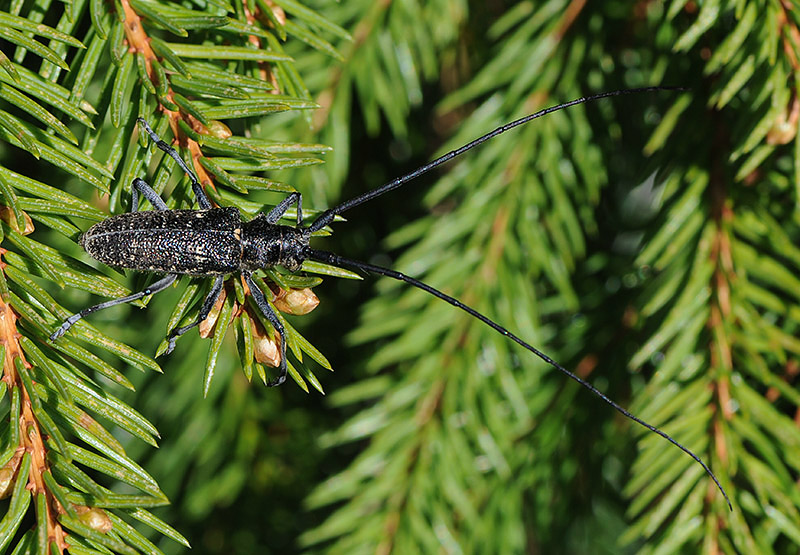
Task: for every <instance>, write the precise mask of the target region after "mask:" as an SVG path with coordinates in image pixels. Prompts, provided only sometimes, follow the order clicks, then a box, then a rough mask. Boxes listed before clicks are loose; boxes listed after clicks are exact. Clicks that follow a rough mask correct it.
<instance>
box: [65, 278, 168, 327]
mask: <svg viewBox="0 0 800 555" xmlns="http://www.w3.org/2000/svg"><path fill="white" fill-rule="evenodd" d="M177 277H178V276H177V275H176V274H169V275H167V277H165V278H163V279H160V280H158V281H157V282H155V283H154V284H152V285H151V286H150V287H148V288H147V289H144V290H143V291H139V292H138V293H134V294H132V295H128V296H127V297H120V298H119V299H113V300H110V301H106V302H104V303H100V304H96V305H94V306H90V307H89V308H84V309H83V310H81V311H80V312H78V313H76V314H73V315H72V316H70V317H69V318H67V319H66V320H64V323H63V324H61V327H60V328H58V329H57V330H56V331H54V332H53V334H52V335H51V336H50V341H55V340H56V339H58V338H59V337H61V336H62V335H64V334H65V333H67V330H68V329H69V328H71V327H72V325H73V324H74V323H75V322H77V321H78V320H80V319H81V318H83V317H85V316H87V315H89V314H91V313H92V312H97V311H98V310H103V309H104V308H109V307H112V306H116V305H118V304H123V303H129V302H131V301H135V300H137V299H141V298H142V297H146V296H147V295H155V294H156V293H159V292H161V291H163V290H164V289H166V288H167V287H169V286H170V285H172V282H173V281H175V278H177Z"/></svg>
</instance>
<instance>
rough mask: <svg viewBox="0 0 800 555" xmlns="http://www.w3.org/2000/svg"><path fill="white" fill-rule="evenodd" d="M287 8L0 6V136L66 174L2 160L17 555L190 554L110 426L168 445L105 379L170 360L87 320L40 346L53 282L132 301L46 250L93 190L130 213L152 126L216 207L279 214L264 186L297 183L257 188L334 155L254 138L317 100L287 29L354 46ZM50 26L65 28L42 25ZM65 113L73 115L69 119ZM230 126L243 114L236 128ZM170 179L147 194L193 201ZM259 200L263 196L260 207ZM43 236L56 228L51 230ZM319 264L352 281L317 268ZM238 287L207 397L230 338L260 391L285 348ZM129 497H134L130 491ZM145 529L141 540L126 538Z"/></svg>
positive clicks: (313, 17)
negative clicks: (147, 124) (146, 128)
mask: <svg viewBox="0 0 800 555" xmlns="http://www.w3.org/2000/svg"><path fill="white" fill-rule="evenodd" d="M280 4H285V9H286V10H287V11H288V13H289V14H290V15H289V16H287V14H286V12H284V8H283V7H282V6H281V5H279V4H278V3H272V2H247V3H243V4H239V5H236V6H233V5H229V4H228V3H226V2H222V3H220V2H216V3H210V4H209V5H208V6H204V7H203V8H202V9H197V8H196V7H192V6H187V5H183V4H177V3H172V2H162V1H153V0H121V1H120V2H116V3H104V2H76V3H72V4H67V5H63V4H54V5H53V6H49V4H48V7H43V8H41V9H39V7H35V6H34V7H31V6H27V5H25V4H24V3H12V4H11V5H10V7H9V8H8V9H7V10H6V11H4V12H0V20H2V25H0V26H1V27H2V32H0V34H2V37H1V38H2V40H3V41H4V42H3V44H4V45H5V46H9V45H10V47H11V50H7V53H6V54H3V56H2V57H0V66H2V67H0V98H2V102H4V103H6V104H4V105H3V106H2V110H0V140H2V141H4V142H5V143H6V144H7V145H9V147H8V148H9V149H14V150H16V152H19V151H23V152H25V156H27V155H28V154H30V155H32V156H34V158H37V159H39V160H40V161H41V162H46V163H49V164H50V165H51V167H52V166H55V167H57V168H58V173H57V174H56V175H54V176H48V177H46V178H45V177H43V176H44V175H45V173H44V172H43V171H42V170H41V169H40V165H35V166H28V167H25V166H24V165H22V164H17V163H15V162H14V161H13V160H12V159H11V158H10V157H6V158H4V159H3V160H2V161H0V195H2V204H3V208H2V211H0V217H2V219H3V223H2V232H3V238H4V239H5V241H4V243H3V247H4V249H3V251H2V254H3V262H2V273H0V276H1V277H2V279H0V296H2V302H3V305H2V307H0V308H2V313H3V314H4V315H5V316H4V317H3V318H4V322H5V327H4V330H5V331H4V332H3V337H4V339H3V347H4V348H5V351H4V353H5V359H4V360H5V364H4V377H3V383H4V384H5V385H4V386H3V387H4V388H5V389H4V391H5V393H6V395H5V400H4V414H5V419H4V422H5V427H4V429H3V437H4V440H5V441H4V443H3V453H4V455H3V459H2V461H1V462H2V464H4V465H5V466H4V467H3V473H4V477H5V480H4V483H5V486H6V487H5V491H6V492H7V494H10V495H11V503H10V505H9V508H8V513H7V514H6V518H4V520H3V526H2V534H1V535H0V539H2V541H3V545H4V546H8V547H9V549H15V550H18V551H19V550H24V549H27V548H28V546H30V545H31V542H34V541H36V542H38V545H39V547H38V549H39V550H41V551H44V550H49V549H51V548H52V549H53V550H56V551H58V552H64V551H65V550H66V549H69V550H70V552H73V551H74V552H76V553H79V552H94V551H97V550H101V551H107V550H110V551H112V552H118V553H137V552H151V553H160V552H161V551H160V549H159V548H158V547H156V546H155V545H154V544H153V543H152V542H151V541H150V540H149V539H148V538H147V537H146V536H145V535H144V534H147V535H150V534H151V533H152V532H159V533H161V534H163V535H164V536H166V537H168V538H171V539H172V540H175V541H177V542H179V543H181V544H183V545H188V542H187V541H186V539H185V538H184V537H183V536H182V535H181V534H179V533H178V532H177V531H175V529H174V528H172V527H171V526H170V525H168V524H166V523H165V522H164V521H162V520H161V519H159V518H157V517H155V516H154V515H152V514H151V513H150V512H149V511H148V509H150V508H152V507H157V506H161V505H164V504H166V503H167V502H168V501H167V497H166V495H165V494H164V493H163V492H162V491H161V489H160V487H159V486H158V485H157V483H156V482H155V480H154V479H153V478H152V477H150V476H149V474H147V473H146V472H145V471H144V469H143V468H142V467H141V466H140V464H138V463H137V462H135V461H134V459H133V458H131V457H130V456H129V455H128V454H127V452H126V451H127V449H133V450H136V449H137V447H135V444H133V443H130V442H129V441H127V440H126V441H125V442H124V443H125V445H123V442H121V441H120V440H119V439H117V438H116V437H115V435H113V434H112V433H110V432H109V431H108V430H109V426H111V427H112V428H118V429H120V430H125V431H126V432H128V434H129V435H130V436H133V437H136V438H138V439H141V440H143V441H144V442H145V443H147V444H150V445H151V446H155V445H156V439H157V437H158V433H157V431H156V429H155V427H154V426H153V425H152V424H150V423H149V422H148V421H147V420H145V419H144V418H143V417H142V416H141V415H140V414H139V413H138V412H136V411H135V410H134V409H132V408H131V407H130V406H128V405H127V404H126V403H124V402H123V401H121V400H119V399H117V398H116V397H115V396H114V395H113V394H112V391H113V390H114V386H113V385H109V384H110V383H113V384H117V385H121V386H123V387H124V388H128V389H133V388H134V385H133V384H134V381H137V382H138V381H141V380H140V379H138V378H130V379H129V377H128V376H126V373H125V372H123V371H122V370H121V363H122V364H127V365H130V366H133V367H137V368H139V369H142V370H143V369H148V370H157V371H160V368H159V366H158V364H156V362H155V361H154V360H153V359H152V358H151V357H149V356H146V355H144V354H142V353H141V352H139V351H137V350H134V349H132V348H130V347H128V346H127V345H125V344H124V343H123V342H121V341H117V340H115V339H112V338H111V337H110V336H107V335H105V334H103V333H101V332H100V331H98V330H97V329H96V328H95V327H94V326H93V325H92V323H91V322H81V323H79V324H77V325H76V326H75V327H74V329H73V330H70V334H69V335H68V336H67V337H62V338H60V339H59V340H58V341H56V342H52V343H51V342H49V341H48V340H47V337H48V336H49V335H50V333H51V332H52V330H53V329H54V326H57V322H58V321H59V320H61V319H63V318H64V317H65V316H67V315H68V314H70V311H68V310H66V309H64V308H63V307H62V306H61V305H60V304H59V303H58V302H56V300H55V298H58V297H62V296H63V294H62V293H58V294H55V295H54V294H53V293H51V291H50V290H48V288H47V285H46V283H47V282H48V281H49V282H52V283H56V284H58V285H59V286H61V287H63V288H67V289H73V290H74V289H80V290H83V291H85V292H87V293H90V294H95V295H100V296H103V297H112V298H114V297H120V296H123V295H125V294H127V293H129V290H128V289H126V288H125V287H123V286H121V285H119V284H118V283H117V280H116V279H113V278H110V277H108V276H106V275H103V274H102V272H98V271H97V270H94V269H92V268H90V267H89V266H87V265H86V264H83V263H81V262H79V261H77V260H76V259H74V258H72V256H70V254H67V252H70V253H71V252H75V250H74V249H73V250H70V248H71V247H69V246H67V247H65V252H62V251H61V250H60V249H59V250H56V249H54V248H53V247H51V246H49V244H53V245H56V244H57V245H59V246H62V245H69V244H70V243H71V242H72V241H74V240H75V239H77V237H78V235H79V233H80V230H81V229H84V228H85V223H84V222H80V220H89V221H90V222H93V221H99V220H102V219H104V218H105V217H106V216H107V212H106V211H104V210H100V209H98V208H97V207H96V206H94V205H93V202H96V200H94V201H87V200H84V199H88V198H89V197H90V190H89V189H87V188H86V184H89V185H90V186H91V187H92V188H93V189H94V190H96V191H99V192H100V193H101V194H103V195H109V197H108V198H109V201H108V208H109V209H110V210H111V211H112V212H117V211H122V210H126V209H130V206H128V204H129V203H128V202H127V199H128V198H129V197H128V195H129V191H130V188H129V187H130V183H131V181H132V179H133V177H136V176H142V177H145V176H147V175H148V173H149V172H148V169H150V168H151V159H152V154H153V152H152V150H151V149H148V148H146V146H147V145H146V144H145V143H144V141H140V142H139V143H136V142H134V143H131V141H130V139H131V137H132V136H136V134H137V133H136V126H135V121H136V118H137V117H142V116H144V117H147V118H148V119H149V120H150V121H151V122H152V123H153V126H154V127H155V128H156V129H157V130H158V132H159V133H160V134H161V135H162V136H164V138H165V139H167V140H168V141H174V142H175V143H176V144H177V145H178V146H179V148H180V149H181V150H182V153H183V155H184V156H186V159H187V160H189V163H190V164H191V166H192V169H193V171H194V172H195V173H196V174H197V175H198V176H199V177H200V179H201V182H202V185H203V186H204V187H205V188H206V190H207V192H208V194H209V196H211V198H212V199H213V201H214V202H215V203H216V204H219V205H223V204H224V205H228V204H237V205H238V204H241V205H242V206H243V207H244V209H245V210H248V211H249V212H250V213H251V214H253V213H256V212H259V211H263V210H264V209H265V207H266V206H270V204H275V203H276V202H277V201H275V200H274V197H270V196H269V194H270V193H285V192H288V191H293V190H294V189H293V188H292V187H290V186H288V185H285V184H283V183H280V182H277V181H274V180H271V179H266V178H263V177H260V176H253V175H250V174H251V173H252V172H256V171H258V172H260V171H263V170H270V169H285V168H294V167H304V166H308V165H312V164H317V163H319V162H320V160H319V159H318V157H317V156H318V155H320V154H324V153H325V152H327V151H328V150H329V148H328V147H326V146H322V145H319V144H300V143H296V142H292V141H290V140H277V141H275V140H273V141H267V140H264V139H261V138H258V136H257V135H255V136H254V135H253V134H252V133H251V130H252V129H254V128H258V126H259V125H262V117H263V116H268V115H269V114H273V113H277V112H297V113H300V112H301V111H303V110H308V109H310V108H312V107H314V106H315V104H314V103H313V102H312V101H311V100H310V95H309V92H308V90H307V88H306V87H305V85H304V84H303V81H302V79H301V77H300V75H299V73H298V72H297V69H296V68H295V67H294V60H293V59H292V58H291V57H290V56H288V55H287V54H285V53H284V52H283V45H282V43H281V42H280V40H278V39H276V37H275V34H277V35H279V36H280V37H281V38H282V39H286V40H288V39H289V38H297V39H299V40H302V41H303V42H304V43H305V44H306V45H308V46H309V48H318V49H320V50H321V51H324V52H325V53H326V54H327V55H329V56H334V57H336V56H337V55H338V54H337V52H336V50H335V48H333V47H332V46H331V45H330V43H329V42H327V41H326V40H325V39H323V38H322V37H321V36H319V35H318V31H319V30H320V29H322V31H323V32H325V33H333V34H335V35H338V36H340V37H345V38H346V33H344V32H343V31H342V30H341V29H340V28H339V27H337V26H336V25H334V24H332V23H329V22H327V21H326V20H324V19H323V18H321V17H320V16H319V15H317V14H316V13H315V12H313V11H311V10H308V9H305V8H302V6H299V5H297V4H295V3H293V2H281V3H280ZM117 9H118V10H119V11H118V12H117V11H116V10H117ZM8 10H11V11H8ZM24 10H29V11H28V13H24ZM45 17H46V18H47V20H48V21H58V23H57V24H56V25H55V26H54V27H52V28H51V27H48V26H46V25H43V24H42V21H44V19H45ZM78 33H82V34H83V35H82V36H77V35H78ZM170 35H172V36H173V37H174V36H177V37H178V39H177V41H174V40H175V39H174V38H171V37H170ZM168 37H169V38H168ZM40 39H43V40H40ZM47 41H49V43H48V42H47ZM173 41H174V42H173ZM33 68H38V71H37V70H35V69H33ZM54 113H57V114H58V115H54ZM156 114H157V115H156ZM65 119H71V120H72V122H71V123H69V124H68V125H65V124H64V123H63V120H65ZM221 119H225V120H231V121H233V122H234V123H233V124H232V127H233V128H234V130H235V131H231V129H230V128H229V127H227V126H226V125H224V124H222V123H221V122H220V121H218V120H221ZM139 138H140V139H141V138H142V137H141V136H140V137H139ZM173 173H174V174H176V175H178V174H180V170H178V171H177V172H176V167H175V164H174V160H172V159H169V158H168V159H166V160H160V162H159V163H158V165H157V168H156V173H155V177H154V179H153V183H154V186H155V187H156V188H157V190H158V191H159V193H161V194H162V195H163V196H164V198H165V200H166V202H167V203H168V205H169V206H170V207H178V206H190V205H191V202H192V201H191V198H192V197H191V194H190V192H189V191H188V190H187V180H185V179H183V178H180V179H177V180H174V179H170V176H171V174H173ZM65 176H66V177H65ZM57 180H60V182H59V181H57ZM260 191H265V193H266V194H265V195H264V198H261V197H260V196H259V192H260ZM249 193H255V194H249ZM247 194H249V195H248V201H244V200H243V199H244V197H243V196H242V195H247ZM240 201H241V202H240ZM309 212H310V213H313V211H311V210H309ZM291 215H293V214H288V215H287V216H291ZM76 223H77V225H76ZM34 228H36V231H35V235H33V236H31V233H34ZM45 228H49V229H50V230H52V231H55V232H56V233H55V234H53V233H51V234H49V235H48V234H47V233H45ZM58 235H60V236H62V237H58ZM64 236H65V237H66V238H67V239H69V241H65V239H64ZM33 237H35V238H33ZM39 239H43V242H40V241H39ZM50 241H52V243H51V242H50ZM307 270H308V271H309V272H318V273H321V274H324V275H335V276H339V277H353V275H352V274H351V273H349V272H344V271H341V270H339V269H336V268H327V267H324V266H323V265H319V264H317V265H312V266H311V267H309V268H307ZM265 280H266V282H267V283H268V284H269V285H270V288H271V290H272V292H273V294H274V295H275V300H276V306H277V307H279V309H281V310H285V311H286V312H288V313H293V314H298V315H302V314H304V313H306V312H308V311H309V310H310V309H311V308H313V306H314V301H313V299H314V297H313V293H311V291H310V288H311V287H313V286H315V285H317V284H319V283H320V281H321V279H319V278H316V277H294V276H284V275H281V274H279V273H276V272H271V273H270V274H268V275H267V276H266V277H265ZM43 284H44V285H43ZM262 285H263V284H262ZM227 287H228V290H229V294H228V295H226V298H225V300H224V302H223V304H222V305H221V306H219V307H218V310H217V311H215V313H214V314H213V316H214V322H207V323H206V325H205V326H204V330H203V335H204V336H206V337H209V338H210V339H211V341H210V343H211V349H210V353H209V355H208V357H207V359H206V363H205V364H206V368H207V371H206V378H205V388H206V391H207V390H208V385H209V383H210V380H211V377H212V376H214V371H215V368H216V366H217V362H218V360H219V354H220V352H221V350H222V346H223V338H224V336H225V332H226V331H227V328H228V327H229V325H232V326H233V327H234V331H235V334H236V335H237V338H238V343H239V346H240V352H241V354H242V358H243V361H242V364H243V366H244V367H245V372H246V373H247V377H248V378H250V377H252V375H253V373H254V372H253V370H254V369H257V371H256V372H255V373H257V375H259V376H260V377H261V379H262V380H264V381H266V380H267V379H268V370H267V369H266V368H265V367H264V364H265V363H266V364H271V365H277V362H278V361H275V360H274V359H272V360H270V359H269V357H266V356H263V354H262V351H263V349H260V348H259V347H258V343H259V342H260V341H263V340H265V339H266V340H269V341H273V340H272V339H271V337H272V330H271V328H270V327H269V325H268V324H267V325H264V324H263V323H257V322H255V319H254V318H252V316H250V317H249V318H248V308H247V307H248V305H247V301H246V297H247V292H246V290H245V289H243V287H242V285H241V284H239V283H236V282H234V281H231V282H229V283H228V286H227ZM200 289H201V288H200V287H197V286H196V285H194V284H193V285H192V286H191V287H189V288H188V289H187V291H188V294H184V295H183V297H182V298H181V299H180V302H179V303H178V306H177V307H176V308H175V310H174V311H173V314H172V319H173V320H174V321H180V320H181V319H182V318H185V317H186V316H187V315H188V314H189V313H191V312H192V311H193V310H196V308H193V307H194V306H196V305H197V302H198V299H199V297H200V295H201V293H202V291H200ZM265 290H266V289H265ZM54 297H55V298H54ZM85 300H86V298H85V296H84V298H83V301H82V302H85ZM139 304H142V303H139ZM215 324H216V325H215ZM287 326H288V324H287ZM290 329H291V330H292V333H291V334H290V335H289V337H290V341H289V343H290V345H289V346H290V348H291V349H292V351H293V352H294V353H295V354H296V355H297V357H298V359H299V360H301V361H302V354H303V353H305V354H306V355H308V358H310V359H312V360H314V361H316V362H317V363H319V364H321V365H322V366H323V367H326V368H328V369H330V364H329V363H328V362H327V360H326V359H325V357H324V356H323V355H322V354H321V353H320V352H319V350H317V349H316V348H315V347H313V346H312V345H311V344H310V343H308V342H307V341H306V340H305V339H304V338H302V336H300V335H299V334H298V333H297V332H295V331H294V330H293V329H292V328H290ZM254 342H255V343H256V344H257V345H255V346H254V345H253V343H254ZM84 345H86V346H87V347H85V346H84ZM94 351H101V352H102V356H97V355H96V354H94ZM112 360H113V361H115V362H111V361H112ZM292 375H293V377H294V378H295V380H296V381H297V382H298V384H300V385H301V387H302V388H304V389H305V390H306V391H307V390H308V384H310V385H311V386H313V387H315V388H316V389H318V390H319V391H322V385H321V384H320V382H319V380H317V378H316V377H315V376H314V374H313V373H312V372H311V370H309V369H307V368H306V367H305V365H298V366H297V370H294V369H293V373H292ZM201 376H202V372H200V373H197V374H196V375H195V380H196V381H198V382H200V381H201V380H202V379H203V378H202V377H201ZM101 378H106V379H107V380H110V382H101V381H99V380H100V379H101ZM101 384H102V385H101ZM95 416H97V417H98V419H97V420H96V419H95ZM87 469H88V470H89V472H88V473H87V472H86V470H87ZM122 484H125V488H128V489H130V488H134V489H135V490H136V491H137V493H133V494H132V493H130V492H129V491H127V492H126V493H120V492H119V491H121V490H120V489H119V487H120V486H121V485H122ZM122 491H124V490H122ZM32 502H33V503H32ZM31 505H32V507H31ZM31 509H33V511H31ZM32 512H33V513H35V514H36V519H35V525H34V526H33V527H32V528H31V529H30V530H28V531H26V530H24V529H23V528H22V527H24V526H25V525H27V524H25V523H26V522H30V520H29V519H25V518H24V517H25V516H26V514H30V513H32ZM134 520H136V521H139V522H140V524H139V527H140V528H141V529H142V530H144V531H145V532H144V533H143V532H142V531H140V529H139V528H137V527H134V526H132V522H133V521H134Z"/></svg>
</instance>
